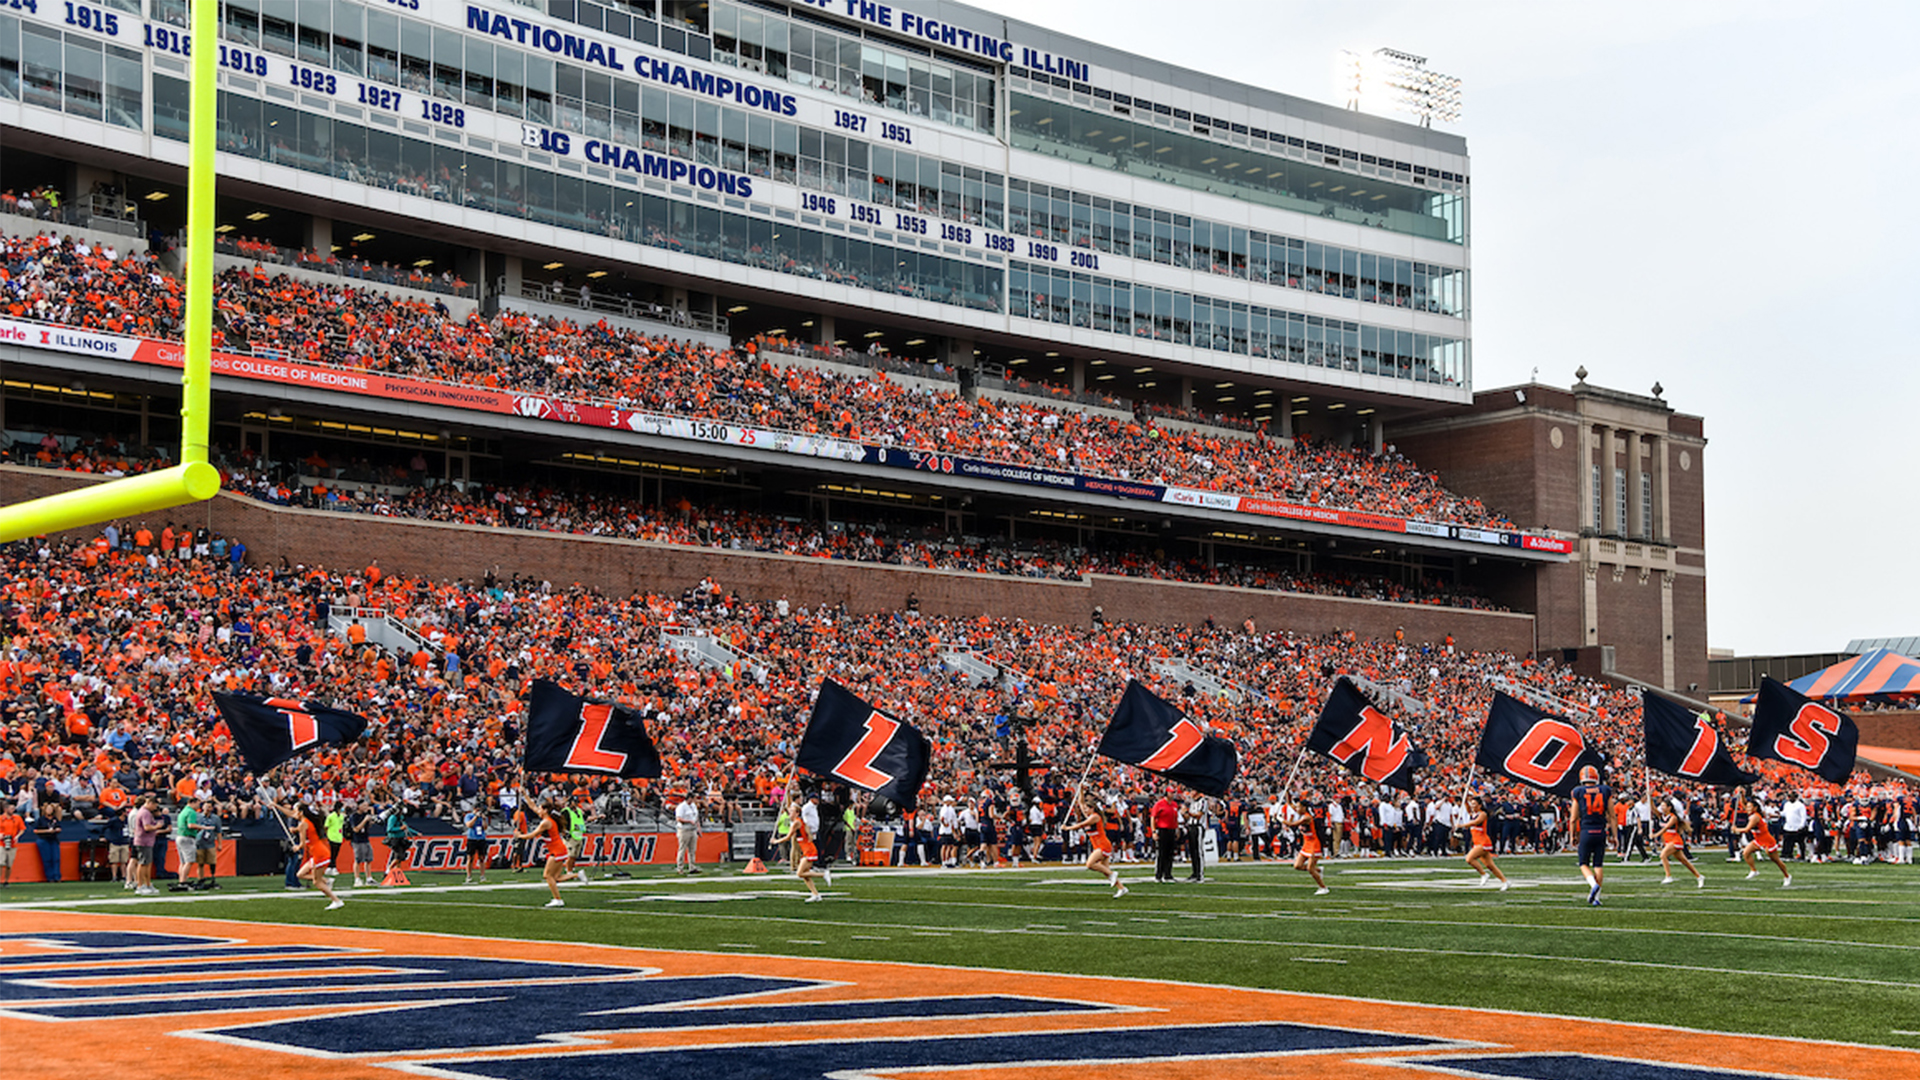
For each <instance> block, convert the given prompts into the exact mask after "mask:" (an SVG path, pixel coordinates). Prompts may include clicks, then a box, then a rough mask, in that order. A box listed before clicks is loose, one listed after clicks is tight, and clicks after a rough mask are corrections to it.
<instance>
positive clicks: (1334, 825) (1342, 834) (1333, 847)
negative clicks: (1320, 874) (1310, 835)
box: [1327, 796, 1347, 859]
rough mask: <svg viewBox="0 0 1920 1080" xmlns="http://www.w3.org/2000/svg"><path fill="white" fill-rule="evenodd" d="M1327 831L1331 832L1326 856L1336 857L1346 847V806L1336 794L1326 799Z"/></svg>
mask: <svg viewBox="0 0 1920 1080" xmlns="http://www.w3.org/2000/svg"><path fill="white" fill-rule="evenodd" d="M1327 832H1328V833H1330V834H1332V836H1331V839H1330V842H1329V844H1328V847H1327V857H1328V858H1330V859H1337V858H1339V857H1340V855H1341V853H1342V852H1344V851H1345V850H1346V848H1347V842H1346V841H1347V808H1346V807H1345V806H1343V805H1342V804H1341V802H1340V799H1339V797H1338V796H1335V797H1334V798H1331V799H1328V800H1327Z"/></svg>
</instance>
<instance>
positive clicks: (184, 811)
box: [173, 802, 200, 885]
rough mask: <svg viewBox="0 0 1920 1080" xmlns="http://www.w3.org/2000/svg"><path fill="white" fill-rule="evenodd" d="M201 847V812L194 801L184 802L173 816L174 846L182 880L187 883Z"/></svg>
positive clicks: (182, 882)
mask: <svg viewBox="0 0 1920 1080" xmlns="http://www.w3.org/2000/svg"><path fill="white" fill-rule="evenodd" d="M199 847H200V812H199V811H198V810H196V809H195V808H194V805H193V803H191V802H188V803H184V804H182V805H181V807H180V812H179V813H178V814H175V815H174V817H173V848H174V852H175V854H177V855H178V856H179V857H180V881H181V884H183V885H184V884H185V883H186V882H187V881H188V880H190V878H191V875H192V874H193V861H194V857H195V855H196V853H197V852H198V850H199Z"/></svg>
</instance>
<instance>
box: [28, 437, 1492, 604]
mask: <svg viewBox="0 0 1920 1080" xmlns="http://www.w3.org/2000/svg"><path fill="white" fill-rule="evenodd" d="M6 438H10V437H8V436H4V435H3V434H0V440H4V439H6ZM216 453H217V458H216V460H217V463H219V464H220V465H222V473H223V479H222V486H223V488H224V489H225V490H228V491H233V492H237V493H240V494H244V495H248V496H250V497H252V498H255V499H259V500H260V501H262V502H267V503H272V504H274V505H278V506H298V507H302V508H305V509H311V510H326V511H330V512H334V513H354V514H370V515H374V516H378V517H399V518H413V519H416V520H423V521H444V522H452V523H457V524H465V525H483V526H491V527H496V528H517V529H530V530H534V531H539V532H555V533H569V534H573V535H582V536H607V537H617V538H620V539H626V540H641V541H649V542H653V543H664V544H683V545H689V546H697V547H708V548H720V549H724V550H728V551H750V552H771V553H776V554H783V555H799V556H807V557H813V558H823V559H841V560H848V561H854V562H870V563H880V564H884V565H892V566H912V567H919V568H922V569H929V570H959V571H967V572H971V573H984V574H1002V575H1009V576H1015V577H1030V578H1051V579H1055V580H1061V581H1079V580H1082V579H1083V578H1084V577H1085V576H1086V575H1087V574H1110V575H1117V576H1124V577H1140V578H1157V579H1161V580H1167V581H1185V582H1195V583H1201V584H1209V585H1229V586H1235V587H1239V588H1249V589H1268V590H1274V591H1280V592H1297V593H1312V594H1315V595H1319V596H1338V597H1347V598H1352V599H1364V600H1384V601H1390V602H1394V603H1408V604H1433V605H1439V606H1445V607H1457V608H1474V609H1479V610H1504V609H1502V608H1499V607H1498V606H1497V605H1495V604H1493V603H1492V602H1491V601H1489V600H1487V599H1486V598H1485V597H1482V596H1480V595H1479V594H1477V593H1475V592H1473V591H1472V590H1470V589H1466V588H1462V587H1456V586H1450V585H1448V584H1446V583H1444V582H1441V581H1438V580H1431V579H1422V580H1421V581H1419V582H1417V583H1406V582H1399V581H1395V580H1393V579H1391V578H1388V577H1385V576H1381V575H1367V574H1355V573H1350V572H1320V573H1307V572H1301V571H1295V570H1291V569H1283V568H1280V567H1275V566H1263V565H1260V564H1258V563H1253V562H1240V561H1235V560H1231V559H1228V560H1219V559H1216V560H1214V561H1212V562H1208V561H1205V560H1202V559H1199V558H1180V557H1176V556H1171V555H1169V554H1168V553H1166V552H1165V551H1164V549H1160V548H1155V550H1153V551H1140V550H1132V549H1128V548H1126V547H1123V546H1119V545H1109V546H1106V547H1100V548H1090V547H1084V546H1080V545H1078V544H1071V543H1066V542H1062V541H1054V540H1046V539H1031V540H1023V541H1020V542H1019V543H1015V542H1013V541H1010V540H1007V539H1006V538H1004V537H988V536H959V535H952V534H948V533H945V532H942V531H939V530H933V529H924V528H923V529H910V528H904V527H890V526H887V525H884V524H866V523H858V522H842V523H840V524H841V527H840V528H837V529H833V528H828V527H827V526H825V525H823V524H822V523H820V522H816V521H810V520H805V519H801V518H798V517H791V516H774V515H769V514H757V513H751V512H747V511H742V510H737V509H733V508H729V507H714V506H695V505H694V504H693V503H691V502H689V501H688V500H686V499H685V498H684V497H683V498H681V499H679V500H677V501H676V502H674V503H673V504H671V505H668V506H655V505H650V504H647V503H645V502H642V501H640V500H638V499H631V498H620V497H616V496H611V495H605V494H592V493H584V492H580V491H565V490H561V489H558V488H553V487H548V486H534V485H492V484H482V483H479V482H468V483H465V484H438V485H432V486H429V485H427V484H425V483H423V480H424V476H425V471H426V462H425V461H424V460H423V459H421V458H420V457H419V456H418V455H416V456H415V459H414V461H413V462H412V463H411V467H409V466H408V465H407V464H402V463H397V462H396V463H390V464H375V463H374V462H372V461H370V460H368V459H366V458H355V459H352V460H350V461H347V462H345V463H341V464H335V463H332V462H329V461H328V460H327V459H326V458H325V457H324V456H322V455H320V454H319V453H317V452H315V453H313V454H310V455H308V457H307V458H306V459H305V460H303V461H300V462H297V463H294V464H293V465H292V466H290V467H288V468H283V469H274V468H271V467H269V466H268V465H267V464H266V463H263V462H259V461H258V460H257V459H255V457H254V456H253V455H252V454H251V453H247V452H240V453H235V452H232V451H230V450H220V449H219V448H216ZM0 460H10V461H14V462H17V463H20V464H30V465H36V466H39V467H43V468H60V469H66V470H69V471H74V472H82V473H94V474H98V475H102V476H107V477H115V476H128V475H133V474H136V473H140V472H145V471H147V470H149V469H153V468H164V467H166V466H167V465H169V464H171V462H170V461H168V459H167V458H165V457H164V456H160V455H157V454H155V453H154V452H152V451H150V450H148V451H142V450H140V449H139V448H133V447H127V446H124V445H122V444H121V443H120V442H119V441H118V440H117V439H115V438H113V436H111V435H106V436H102V437H100V438H97V439H91V438H90V439H80V438H72V437H65V438H63V437H61V436H58V435H56V434H54V433H52V432H47V433H44V434H42V435H41V437H40V439H39V440H38V441H37V442H34V443H31V444H25V445H13V446H6V445H0ZM342 481H344V483H343V482H342ZM1097 535H1098V534H1096V536H1097Z"/></svg>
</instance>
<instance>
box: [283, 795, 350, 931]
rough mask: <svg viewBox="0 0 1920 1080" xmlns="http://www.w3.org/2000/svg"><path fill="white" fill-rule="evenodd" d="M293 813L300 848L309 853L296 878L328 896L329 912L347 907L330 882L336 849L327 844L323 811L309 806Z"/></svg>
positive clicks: (307, 804)
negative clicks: (298, 829)
mask: <svg viewBox="0 0 1920 1080" xmlns="http://www.w3.org/2000/svg"><path fill="white" fill-rule="evenodd" d="M276 809H277V807H276ZM293 811H294V815H295V818H296V820H298V821H299V823H300V835H299V838H298V841H299V844H300V848H301V850H302V851H304V852H306V861H305V862H302V863H301V864H300V869H299V870H298V871H297V872H296V874H295V876H296V877H298V878H300V879H301V880H302V881H308V882H312V883H313V887H314V888H316V889H319V890H320V891H321V892H322V893H325V894H326V897H327V900H328V904H327V910H328V911H333V910H335V909H336V908H343V907H346V906H347V902H346V901H345V900H342V899H340V897H339V896H337V895H336V894H335V893H334V891H333V885H332V884H331V883H330V882H328V881H327V869H328V868H329V867H331V866H332V865H333V845H332V844H330V843H328V842H327V831H326V828H325V827H324V826H323V825H322V820H323V819H322V816H321V814H320V809H319V807H316V806H314V805H313V804H312V803H305V804H302V805H299V806H296V807H294V808H293Z"/></svg>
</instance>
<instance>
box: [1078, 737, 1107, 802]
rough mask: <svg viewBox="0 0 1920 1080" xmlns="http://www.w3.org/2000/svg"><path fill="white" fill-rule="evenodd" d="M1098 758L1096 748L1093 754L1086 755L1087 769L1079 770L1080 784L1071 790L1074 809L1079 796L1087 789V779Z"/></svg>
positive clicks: (1098, 753)
mask: <svg viewBox="0 0 1920 1080" xmlns="http://www.w3.org/2000/svg"><path fill="white" fill-rule="evenodd" d="M1099 757H1100V751H1099V749H1098V748H1095V749H1094V750H1093V752H1091V753H1089V754H1088V755H1087V767H1086V768H1084V769H1082V770H1080V783H1079V784H1077V785H1075V786H1074V789H1073V805H1074V806H1075V807H1078V806H1079V805H1080V795H1081V793H1082V792H1084V791H1085V790H1086V788H1087V777H1089V776H1091V775H1093V763H1094V762H1095V761H1097V760H1099Z"/></svg>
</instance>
